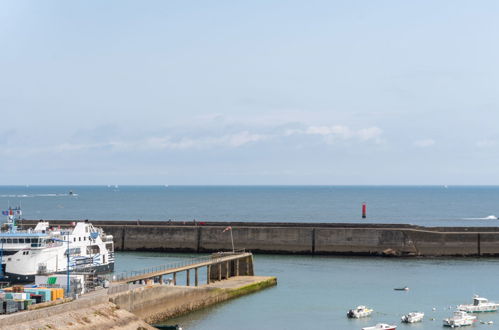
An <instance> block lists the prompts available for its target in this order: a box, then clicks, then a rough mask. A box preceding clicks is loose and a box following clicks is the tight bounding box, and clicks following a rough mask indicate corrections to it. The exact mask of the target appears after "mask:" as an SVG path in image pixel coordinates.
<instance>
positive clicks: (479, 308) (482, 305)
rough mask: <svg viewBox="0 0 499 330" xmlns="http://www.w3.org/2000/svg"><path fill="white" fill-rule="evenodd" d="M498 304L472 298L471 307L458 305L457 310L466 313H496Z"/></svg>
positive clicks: (479, 298)
mask: <svg viewBox="0 0 499 330" xmlns="http://www.w3.org/2000/svg"><path fill="white" fill-rule="evenodd" d="M498 308H499V304H497V303H495V302H492V301H488V299H486V298H483V297H479V296H474V297H473V304H472V305H459V306H457V309H458V310H460V311H463V312H468V313H480V312H497V309H498Z"/></svg>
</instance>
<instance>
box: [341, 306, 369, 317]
mask: <svg viewBox="0 0 499 330" xmlns="http://www.w3.org/2000/svg"><path fill="white" fill-rule="evenodd" d="M372 313H373V310H372V309H370V308H367V307H366V306H357V308H354V309H351V310H349V311H348V313H347V316H348V317H349V318H353V319H358V318H361V317H367V316H369V315H371V314H372Z"/></svg>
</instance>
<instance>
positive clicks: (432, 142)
mask: <svg viewBox="0 0 499 330" xmlns="http://www.w3.org/2000/svg"><path fill="white" fill-rule="evenodd" d="M435 143H436V142H435V140H433V139H423V140H417V141H414V145H415V146H416V147H419V148H428V147H431V146H433V145H435Z"/></svg>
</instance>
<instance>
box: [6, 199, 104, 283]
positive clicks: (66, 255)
mask: <svg viewBox="0 0 499 330" xmlns="http://www.w3.org/2000/svg"><path fill="white" fill-rule="evenodd" d="M4 213H8V219H7V222H6V224H5V225H4V226H5V227H6V228H5V229H6V230H3V231H1V232H0V267H1V268H0V278H3V281H7V282H11V283H27V282H34V280H35V276H36V275H47V274H55V273H66V271H67V269H68V266H69V270H70V271H71V272H95V273H108V272H112V271H113V269H114V244H113V236H111V235H106V234H105V233H104V232H103V231H102V229H100V228H95V227H94V226H92V224H91V223H89V222H88V221H78V222H74V223H73V224H72V225H71V226H69V227H67V228H62V229H61V228H60V227H58V228H55V227H51V226H50V224H49V223H48V222H47V221H42V220H40V221H39V222H38V223H37V225H36V227H35V228H31V229H27V230H20V229H18V227H17V224H16V222H17V220H19V218H20V215H21V214H22V213H21V210H20V208H16V209H9V211H5V212H4Z"/></svg>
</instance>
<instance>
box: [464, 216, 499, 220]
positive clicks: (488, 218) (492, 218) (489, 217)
mask: <svg viewBox="0 0 499 330" xmlns="http://www.w3.org/2000/svg"><path fill="white" fill-rule="evenodd" d="M497 219H498V218H497V217H496V216H495V215H489V216H487V217H485V218H464V219H463V220H497Z"/></svg>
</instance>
